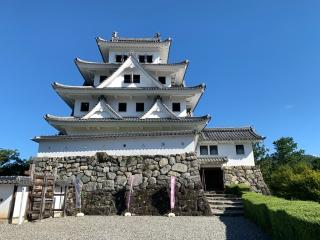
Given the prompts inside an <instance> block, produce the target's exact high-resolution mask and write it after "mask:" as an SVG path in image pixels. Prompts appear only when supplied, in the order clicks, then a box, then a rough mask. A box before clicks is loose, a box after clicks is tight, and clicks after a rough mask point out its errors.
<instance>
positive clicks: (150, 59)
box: [147, 55, 153, 63]
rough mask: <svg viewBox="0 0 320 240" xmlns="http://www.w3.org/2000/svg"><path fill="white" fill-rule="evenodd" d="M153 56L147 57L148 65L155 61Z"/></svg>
mask: <svg viewBox="0 0 320 240" xmlns="http://www.w3.org/2000/svg"><path fill="white" fill-rule="evenodd" d="M152 58H153V57H152V55H147V63H152V62H153V59H152Z"/></svg>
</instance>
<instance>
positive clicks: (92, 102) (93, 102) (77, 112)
mask: <svg viewBox="0 0 320 240" xmlns="http://www.w3.org/2000/svg"><path fill="white" fill-rule="evenodd" d="M82 102H88V103H89V111H88V112H90V111H91V110H92V109H93V108H94V107H95V106H96V105H97V103H98V99H93V98H81V99H76V101H75V103H74V111H73V115H74V116H75V117H83V116H84V115H86V114H87V113H88V112H81V111H80V109H81V103H82Z"/></svg>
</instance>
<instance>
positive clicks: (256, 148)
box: [253, 142, 269, 162]
mask: <svg viewBox="0 0 320 240" xmlns="http://www.w3.org/2000/svg"><path fill="white" fill-rule="evenodd" d="M268 152H269V149H268V148H266V146H265V145H264V144H263V143H262V142H258V143H255V144H253V154H254V159H255V161H256V162H258V161H260V160H262V159H265V158H266V157H268V156H269V155H268Z"/></svg>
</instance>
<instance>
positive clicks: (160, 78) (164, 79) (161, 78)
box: [158, 77, 166, 84]
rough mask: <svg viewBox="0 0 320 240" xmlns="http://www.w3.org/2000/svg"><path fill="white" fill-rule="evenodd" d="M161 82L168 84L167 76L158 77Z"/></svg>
mask: <svg viewBox="0 0 320 240" xmlns="http://www.w3.org/2000/svg"><path fill="white" fill-rule="evenodd" d="M158 80H159V82H161V83H162V84H166V77H158Z"/></svg>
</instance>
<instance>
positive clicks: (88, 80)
mask: <svg viewBox="0 0 320 240" xmlns="http://www.w3.org/2000/svg"><path fill="white" fill-rule="evenodd" d="M75 64H76V66H77V68H78V70H79V72H80V73H81V75H82V76H83V78H84V80H85V84H86V85H92V84H93V78H94V74H95V73H96V72H98V73H101V74H103V73H104V74H106V72H114V71H116V70H117V69H118V68H119V67H120V66H121V65H122V63H99V62H90V61H84V60H81V59H79V58H76V59H75ZM139 64H140V65H141V66H142V67H143V68H144V69H145V70H146V71H150V72H162V71H163V72H169V73H170V74H171V75H173V76H174V83H175V85H183V79H184V76H185V73H186V70H187V68H188V64H189V61H188V60H185V61H182V62H178V63H157V64H150V63H139Z"/></svg>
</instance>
